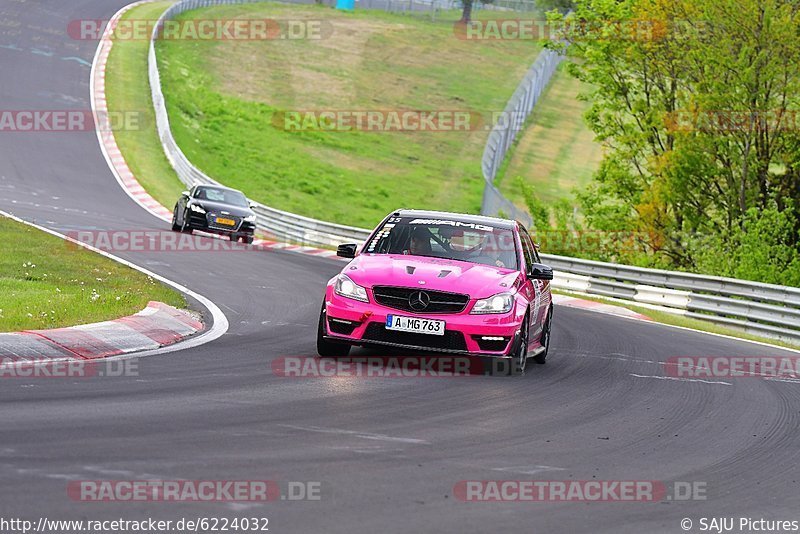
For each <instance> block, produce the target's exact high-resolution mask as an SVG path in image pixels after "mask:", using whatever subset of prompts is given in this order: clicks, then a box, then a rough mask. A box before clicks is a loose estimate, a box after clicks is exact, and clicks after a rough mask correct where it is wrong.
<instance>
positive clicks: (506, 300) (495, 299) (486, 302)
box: [470, 293, 514, 313]
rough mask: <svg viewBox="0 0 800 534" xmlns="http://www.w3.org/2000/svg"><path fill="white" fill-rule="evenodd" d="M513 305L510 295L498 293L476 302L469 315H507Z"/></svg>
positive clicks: (512, 298)
mask: <svg viewBox="0 0 800 534" xmlns="http://www.w3.org/2000/svg"><path fill="white" fill-rule="evenodd" d="M513 305H514V295H513V294H512V293H498V294H497V295H494V296H491V297H489V298H488V299H480V300H478V301H476V302H475V305H474V306H473V307H472V311H471V312H470V313H508V312H510V311H511V307H512V306H513Z"/></svg>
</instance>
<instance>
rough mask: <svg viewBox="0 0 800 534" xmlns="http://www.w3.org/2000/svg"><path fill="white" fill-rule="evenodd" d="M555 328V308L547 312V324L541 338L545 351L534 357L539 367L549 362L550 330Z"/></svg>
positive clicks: (540, 341)
mask: <svg viewBox="0 0 800 534" xmlns="http://www.w3.org/2000/svg"><path fill="white" fill-rule="evenodd" d="M552 328H553V307H552V306H550V310H548V312H547V323H546V324H545V325H544V328H543V329H542V337H541V338H539V343H540V344H541V345H542V346H543V347H544V351H543V352H541V353H539V354H537V355H536V356H534V357H533V361H534V362H536V363H538V364H539V365H543V364H544V363H545V362H546V361H547V353H548V352H550V330H551V329H552Z"/></svg>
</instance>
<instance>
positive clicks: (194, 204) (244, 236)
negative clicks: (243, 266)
mask: <svg viewBox="0 0 800 534" xmlns="http://www.w3.org/2000/svg"><path fill="white" fill-rule="evenodd" d="M251 208H252V206H251V205H250V202H249V201H248V200H247V197H245V196H244V195H243V194H242V192H241V191H237V190H236V189H229V188H227V187H221V186H218V185H196V186H194V187H192V188H191V189H190V190H189V191H184V192H183V193H182V194H181V198H179V199H178V202H177V203H176V204H175V210H174V211H173V212H172V230H173V231H175V232H186V233H192V230H202V231H203V232H211V233H213V234H220V235H227V236H229V237H230V239H231V241H236V240H237V239H241V240H242V242H243V243H248V244H249V243H252V242H253V234H254V233H255V231H256V214H255V213H254V212H253V210H252V209H251Z"/></svg>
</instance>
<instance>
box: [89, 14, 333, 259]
mask: <svg viewBox="0 0 800 534" xmlns="http://www.w3.org/2000/svg"><path fill="white" fill-rule="evenodd" d="M149 2H150V0H144V1H142V2H135V3H133V4H130V5H127V6H125V7H123V8H122V9H120V10H119V11H117V13H115V14H114V16H113V17H111V19H110V21H109V23H108V25H107V26H106V29H105V31H104V32H103V36H102V38H101V39H100V44H99V45H98V47H97V52H96V54H95V57H94V61H93V62H92V73H91V78H90V83H89V86H90V100H91V104H92V110H93V111H94V114H95V116H107V114H108V101H107V100H106V66H107V65H108V57H109V54H110V53H111V48H112V47H113V45H114V41H113V40H112V39H111V34H112V33H113V31H114V28H115V27H116V25H117V23H118V22H119V20H120V18H121V17H122V16H123V15H124V14H125V13H126V12H127V11H129V10H130V9H132V8H134V7H137V6H140V5H142V4H146V3H149ZM144 75H146V73H144ZM102 130H105V131H102ZM97 139H98V141H99V142H100V149H101V150H102V151H103V156H104V157H105V159H106V163H108V166H109V168H110V169H111V172H112V173H113V174H114V177H115V178H116V180H117V183H119V185H120V187H122V189H123V190H124V191H125V192H126V193H127V194H128V196H129V197H131V199H132V200H133V201H134V202H136V203H137V204H138V205H139V206H141V207H142V208H144V209H145V210H147V211H148V212H150V213H151V214H152V215H154V216H155V217H158V218H159V219H161V220H162V221H164V222H167V223H171V222H172V211H171V210H169V209H167V208H166V207H164V206H162V205H161V204H160V203H159V202H158V201H157V200H156V199H154V198H153V197H152V196H151V195H150V194H149V193H148V192H147V191H146V190H145V189H144V187H142V185H141V184H140V183H139V181H138V180H137V179H136V176H135V175H134V174H133V172H132V171H131V169H130V167H128V163H127V162H126V161H125V156H123V154H122V151H121V150H120V149H119V146H118V145H117V140H116V137H114V132H113V131H111V129H110V128H105V129H103V128H98V129H97ZM203 235H204V236H206V237H214V238H219V236H216V235H213V234H203ZM253 244H254V245H257V246H258V247H260V248H265V249H272V250H286V251H290V252H299V253H301V254H309V255H312V256H319V257H325V258H331V257H332V258H337V256H336V253H335V252H333V251H331V250H326V249H321V248H315V247H306V246H301V245H291V244H288V243H281V242H278V241H274V240H271V239H268V238H266V237H265V236H263V235H262V237H260V238H258V239H256V240H255V241H254V242H253Z"/></svg>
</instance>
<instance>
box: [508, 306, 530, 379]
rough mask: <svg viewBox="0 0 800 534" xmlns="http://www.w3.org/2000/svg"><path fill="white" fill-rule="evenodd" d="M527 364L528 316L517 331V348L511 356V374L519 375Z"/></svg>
mask: <svg viewBox="0 0 800 534" xmlns="http://www.w3.org/2000/svg"><path fill="white" fill-rule="evenodd" d="M527 366H528V318H527V317H525V320H524V321H523V323H522V328H521V329H520V332H519V345H518V346H517V350H516V352H515V353H514V355H513V356H512V358H511V374H512V375H521V374H523V373H524V372H525V368H526V367H527Z"/></svg>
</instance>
